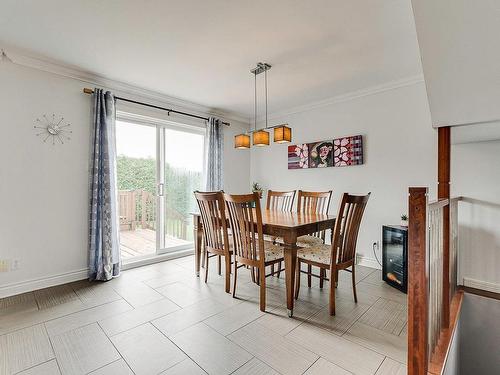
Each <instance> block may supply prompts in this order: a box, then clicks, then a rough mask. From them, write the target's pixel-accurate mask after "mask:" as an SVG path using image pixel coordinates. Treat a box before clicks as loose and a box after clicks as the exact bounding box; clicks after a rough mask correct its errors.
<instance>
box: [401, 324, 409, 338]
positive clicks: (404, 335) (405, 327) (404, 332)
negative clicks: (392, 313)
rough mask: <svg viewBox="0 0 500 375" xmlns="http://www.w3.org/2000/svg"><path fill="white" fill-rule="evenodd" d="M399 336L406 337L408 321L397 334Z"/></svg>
mask: <svg viewBox="0 0 500 375" xmlns="http://www.w3.org/2000/svg"><path fill="white" fill-rule="evenodd" d="M399 336H402V337H408V322H406V324H405V326H404V327H403V330H402V331H401V333H400V334H399Z"/></svg>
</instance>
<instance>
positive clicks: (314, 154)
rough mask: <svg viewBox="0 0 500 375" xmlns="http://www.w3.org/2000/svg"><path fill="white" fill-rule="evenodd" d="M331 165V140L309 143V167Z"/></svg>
mask: <svg viewBox="0 0 500 375" xmlns="http://www.w3.org/2000/svg"><path fill="white" fill-rule="evenodd" d="M325 167H333V142H332V141H323V142H315V143H309V168H325Z"/></svg>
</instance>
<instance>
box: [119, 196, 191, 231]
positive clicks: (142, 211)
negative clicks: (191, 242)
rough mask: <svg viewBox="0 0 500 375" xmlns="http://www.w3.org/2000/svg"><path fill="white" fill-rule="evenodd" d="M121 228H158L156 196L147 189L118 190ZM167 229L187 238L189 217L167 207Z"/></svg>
mask: <svg viewBox="0 0 500 375" xmlns="http://www.w3.org/2000/svg"><path fill="white" fill-rule="evenodd" d="M118 203H119V215H120V230H122V231H123V230H135V229H137V228H138V227H140V228H141V229H152V230H155V229H156V196H155V195H154V194H152V193H150V192H148V191H146V190H142V189H138V190H119V191H118ZM165 218H166V225H165V230H166V233H167V234H168V235H171V236H173V237H175V238H179V239H183V240H187V239H188V238H187V233H188V232H187V219H188V218H186V217H185V215H183V214H182V213H180V212H179V211H177V210H175V209H173V208H170V207H166V209H165Z"/></svg>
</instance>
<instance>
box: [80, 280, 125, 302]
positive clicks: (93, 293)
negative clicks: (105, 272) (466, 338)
mask: <svg viewBox="0 0 500 375" xmlns="http://www.w3.org/2000/svg"><path fill="white" fill-rule="evenodd" d="M72 286H73V289H74V290H75V293H76V295H77V296H78V298H80V300H81V301H82V302H83V304H84V305H86V306H98V305H102V304H105V303H109V302H113V301H117V300H119V299H122V297H121V296H120V295H119V294H118V293H116V292H115V291H114V290H113V288H112V287H111V285H108V284H107V283H102V282H98V281H94V282H90V281H88V280H82V281H78V282H76V283H73V284H72Z"/></svg>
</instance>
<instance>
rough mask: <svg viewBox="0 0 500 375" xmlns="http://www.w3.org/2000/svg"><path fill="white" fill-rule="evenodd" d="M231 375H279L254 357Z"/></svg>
mask: <svg viewBox="0 0 500 375" xmlns="http://www.w3.org/2000/svg"><path fill="white" fill-rule="evenodd" d="M233 375H279V373H278V372H277V371H275V370H274V369H272V368H271V367H269V366H268V365H266V364H265V363H264V362H262V361H261V360H259V359H257V358H255V357H254V358H253V359H251V360H250V361H248V362H247V363H245V364H244V365H243V366H241V367H240V368H239V369H238V370H236V371H235V372H233Z"/></svg>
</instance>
